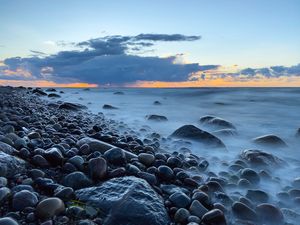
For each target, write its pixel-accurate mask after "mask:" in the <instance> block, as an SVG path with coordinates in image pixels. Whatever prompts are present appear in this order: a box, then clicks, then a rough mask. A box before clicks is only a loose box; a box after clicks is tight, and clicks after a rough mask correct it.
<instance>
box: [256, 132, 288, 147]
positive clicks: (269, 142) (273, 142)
mask: <svg viewBox="0 0 300 225" xmlns="http://www.w3.org/2000/svg"><path fill="white" fill-rule="evenodd" d="M253 142H254V143H255V144H258V145H263V146H270V147H287V144H286V143H285V142H284V141H283V140H282V139H281V138H280V137H278V136H276V135H274V134H267V135H263V136H260V137H256V138H254V139H253Z"/></svg>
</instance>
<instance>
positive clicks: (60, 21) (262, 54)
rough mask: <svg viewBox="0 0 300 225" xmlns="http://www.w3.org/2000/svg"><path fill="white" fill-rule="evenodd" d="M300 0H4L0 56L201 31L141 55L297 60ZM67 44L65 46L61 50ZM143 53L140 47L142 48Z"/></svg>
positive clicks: (231, 61) (266, 63)
mask: <svg viewBox="0 0 300 225" xmlns="http://www.w3.org/2000/svg"><path fill="white" fill-rule="evenodd" d="M299 12H300V1H299V0H210V1H208V0H190V1H182V0H172V1H171V0H164V1H158V0H153V1H146V0H127V1H122V0H118V1H111V0H110V1H83V0H64V1H61V0H60V1H59V0H51V1H50V0H47V1H46V0H44V1H40V0H26V1H24V0H0V31H1V32H0V60H4V59H6V58H10V57H15V56H21V57H28V56H30V54H31V52H30V50H36V51H42V52H45V53H47V54H55V53H57V52H59V51H61V50H63V48H62V47H61V46H58V45H57V44H56V43H57V42H59V41H64V42H75V43H78V42H81V41H86V40H89V39H92V38H98V37H103V36H110V35H122V36H135V35H138V34H140V33H146V34H183V35H200V36H201V39H200V40H197V41H187V42H156V44H155V46H151V47H150V48H146V49H145V51H143V54H142V55H143V56H158V57H166V56H173V55H176V54H181V53H183V54H185V60H186V61H187V62H189V63H199V64H201V65H211V64H213V65H223V66H232V65H238V66H239V67H242V68H246V67H251V68H263V67H270V66H274V65H276V66H277V65H280V66H293V65H297V64H298V63H299V62H300V13H299ZM66 49H68V47H67V48H64V50H66ZM139 54H141V53H139Z"/></svg>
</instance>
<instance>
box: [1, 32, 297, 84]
mask: <svg viewBox="0 0 300 225" xmlns="http://www.w3.org/2000/svg"><path fill="white" fill-rule="evenodd" d="M200 39H201V36H186V35H182V34H139V35H136V36H120V35H113V36H105V37H100V38H93V39H89V40H86V41H81V42H77V43H73V42H69V43H67V42H63V41H61V42H59V43H55V44H56V45H62V46H66V45H68V47H72V48H71V50H65V51H60V52H57V53H56V54H52V55H47V54H45V53H43V52H40V51H36V50H31V52H32V53H33V55H31V56H29V57H25V58H22V57H11V58H7V59H5V60H3V61H2V62H0V79H9V80H13V79H14V80H20V79H24V80H32V81H38V80H48V81H51V82H54V83H66V82H68V83H87V84H90V83H92V84H101V85H106V84H109V85H119V86H123V85H127V86H132V85H134V84H141V83H143V84H145V82H146V83H147V82H148V83H149V84H152V83H155V82H162V83H173V84H174V83H176V84H178V83H180V82H182V83H185V84H186V85H187V84H190V83H192V84H195V83H197V82H198V83H199V82H202V83H203V84H204V83H207V82H210V81H211V82H212V83H214V82H215V83H216V82H217V83H221V82H220V80H230V82H233V81H235V82H237V83H247V82H250V81H251V82H252V81H258V80H265V81H266V80H268V79H269V80H270V81H271V79H273V80H274V78H280V79H278V81H279V80H285V81H288V80H289V79H284V78H285V77H293V79H290V80H295V77H298V76H300V64H298V65H294V66H290V67H287V66H278V65H276V66H272V67H265V68H245V69H239V68H238V67H237V66H236V65H234V66H232V67H224V66H220V65H199V64H198V63H189V62H187V61H186V60H185V59H184V55H182V54H177V55H173V56H168V57H158V56H143V55H142V54H141V52H142V51H147V50H148V49H149V47H153V46H154V45H155V44H156V43H157V42H181V41H197V40H200ZM53 43H54V42H52V41H48V44H50V45H52V44H53ZM282 77H283V79H281V78H282Z"/></svg>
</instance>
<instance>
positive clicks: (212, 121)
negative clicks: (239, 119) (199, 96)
mask: <svg viewBox="0 0 300 225" xmlns="http://www.w3.org/2000/svg"><path fill="white" fill-rule="evenodd" d="M200 123H202V124H203V125H209V126H214V127H218V128H231V129H236V128H235V126H234V125H233V124H232V123H231V122H229V121H227V120H224V119H222V118H220V117H216V116H203V117H201V118H200Z"/></svg>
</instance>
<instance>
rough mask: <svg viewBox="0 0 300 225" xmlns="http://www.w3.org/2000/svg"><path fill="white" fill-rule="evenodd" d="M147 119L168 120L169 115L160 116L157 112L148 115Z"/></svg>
mask: <svg viewBox="0 0 300 225" xmlns="http://www.w3.org/2000/svg"><path fill="white" fill-rule="evenodd" d="M146 119H147V120H151V121H158V122H159V121H167V120H168V119H167V117H165V116H160V115H155V114H152V115H147V116H146Z"/></svg>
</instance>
